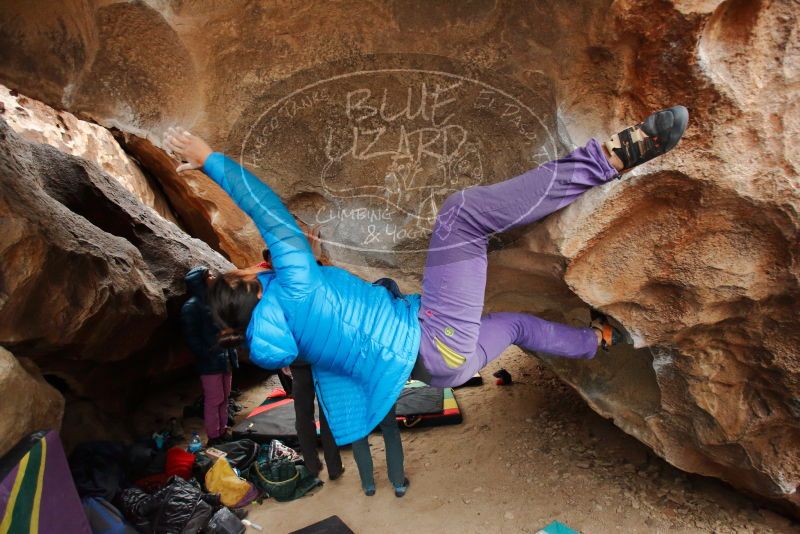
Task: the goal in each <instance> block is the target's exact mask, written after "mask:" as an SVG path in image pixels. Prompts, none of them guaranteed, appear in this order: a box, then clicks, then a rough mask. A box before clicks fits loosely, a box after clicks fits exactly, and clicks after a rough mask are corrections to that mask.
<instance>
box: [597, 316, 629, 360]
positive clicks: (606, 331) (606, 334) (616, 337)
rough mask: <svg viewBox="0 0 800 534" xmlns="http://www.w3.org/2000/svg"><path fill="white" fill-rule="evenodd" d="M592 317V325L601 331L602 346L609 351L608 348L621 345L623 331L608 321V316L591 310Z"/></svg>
mask: <svg viewBox="0 0 800 534" xmlns="http://www.w3.org/2000/svg"><path fill="white" fill-rule="evenodd" d="M590 315H591V318H592V322H591V327H592V328H593V329H594V330H597V331H598V332H600V348H601V349H603V350H604V351H606V352H608V349H609V348H611V347H613V346H614V345H619V344H620V343H622V342H623V340H624V336H623V335H622V332H620V331H619V330H617V329H616V328H614V326H612V325H611V323H610V322H609V321H608V316H606V315H605V314H604V313H600V312H599V311H597V310H590Z"/></svg>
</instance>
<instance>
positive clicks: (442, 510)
mask: <svg viewBox="0 0 800 534" xmlns="http://www.w3.org/2000/svg"><path fill="white" fill-rule="evenodd" d="M501 366H502V367H505V368H506V369H508V370H509V371H510V372H511V374H512V375H513V377H514V379H515V381H516V382H515V384H514V385H512V386H508V387H499V386H496V385H495V384H494V379H493V378H492V376H491V373H492V372H494V371H495V370H497V369H499V368H500V367H501ZM483 376H484V385H483V386H479V387H474V388H462V389H458V390H456V398H457V399H458V402H459V404H460V406H461V409H462V411H463V413H464V422H463V423H462V424H461V425H454V426H446V427H438V428H431V429H418V430H408V431H404V433H403V438H404V439H403V444H404V447H405V453H406V455H405V457H406V473H407V476H408V477H409V478H410V480H411V487H410V489H409V491H408V494H407V495H406V496H405V497H404V498H402V499H398V498H396V497H395V496H394V493H393V491H392V488H391V485H390V484H389V481H388V480H387V478H386V474H385V473H386V463H385V459H384V457H383V451H384V449H383V442H382V440H381V438H380V436H379V435H374V436H372V438H371V440H370V441H371V443H372V445H373V459H374V462H375V478H376V482H377V487H378V491H377V494H376V495H375V496H374V497H367V496H365V495H364V494H363V493H362V491H361V488H360V484H359V480H358V473H357V469H356V466H355V463H354V462H353V458H352V454H351V453H350V450H349V448H347V449H344V450H343V451H342V456H343V461H344V464H345V469H346V471H345V473H344V475H343V476H342V478H340V479H339V480H336V481H328V480H327V475H326V474H325V473H323V474H322V475H321V478H322V479H323V480H324V481H325V485H324V486H323V487H322V488H320V489H318V490H316V491H314V492H313V493H312V494H310V495H308V496H306V497H304V498H302V499H299V500H297V501H293V502H290V503H278V502H275V501H272V500H266V501H264V502H263V503H262V504H260V505H251V506H250V519H251V520H252V521H254V522H256V523H258V524H260V525H262V526H264V527H265V532H269V533H286V532H290V531H292V530H295V529H298V528H301V527H303V526H306V525H309V524H311V523H314V522H316V521H319V520H322V519H324V518H326V517H328V516H330V515H334V514H335V515H338V516H339V517H341V518H342V519H343V520H344V521H345V523H347V524H348V525H349V526H350V528H351V529H352V530H353V531H355V532H356V533H358V534H364V533H383V532H386V533H389V532H391V533H414V534H421V533H428V532H442V533H444V532H447V533H450V532H452V533H458V534H468V533H481V534H485V533H495V532H496V533H534V532H536V531H537V530H538V529H539V528H541V527H543V526H545V525H546V524H548V523H549V522H551V521H553V520H559V521H561V522H563V523H566V524H567V525H569V526H570V527H572V528H573V529H575V530H577V531H580V532H582V533H583V534H595V533H597V534H602V533H616V532H624V533H670V534H678V533H687V534H688V533H704V534H705V533H712V532H713V533H720V534H722V533H789V532H800V524H798V523H793V522H791V521H789V520H788V519H786V518H785V517H783V516H781V515H778V514H776V513H774V512H772V511H770V510H767V509H765V508H764V507H763V504H760V503H758V502H755V501H753V500H751V499H749V498H747V497H745V496H743V495H742V494H740V493H737V492H736V491H734V490H733V489H731V488H730V487H728V486H726V485H725V484H723V483H720V482H718V481H716V480H712V479H708V478H704V477H698V476H692V475H686V474H684V473H682V472H680V471H678V470H676V469H675V468H673V467H671V466H670V465H668V464H667V463H666V462H664V461H663V460H661V459H659V458H657V457H655V456H653V455H652V454H651V453H650V452H649V451H648V449H647V448H646V447H644V446H643V445H641V444H640V443H639V442H638V441H636V440H635V439H633V438H632V437H630V436H628V435H626V434H625V433H623V432H622V431H621V430H619V429H617V428H616V427H615V426H614V425H613V424H612V423H610V422H609V421H606V420H605V419H603V418H601V417H599V416H598V415H597V414H595V413H594V412H592V411H591V410H590V409H589V408H588V407H587V406H586V405H585V404H584V403H583V401H582V400H581V399H580V397H578V395H577V394H576V393H574V392H573V391H572V390H571V389H570V388H568V387H567V386H565V385H564V384H562V383H561V382H560V381H559V380H558V379H557V378H555V377H554V376H553V375H552V374H551V373H550V372H549V371H547V370H546V369H544V368H543V367H541V366H540V365H538V364H537V363H536V360H535V359H533V358H531V357H529V356H526V355H525V354H523V353H521V352H520V351H518V350H516V349H513V350H510V351H509V352H508V353H507V354H506V355H505V356H504V357H503V358H500V359H499V360H498V361H496V362H495V364H493V365H492V366H490V367H489V368H488V369H486V370H484V371H483ZM246 382H248V380H247V379H246V378H244V377H242V378H240V379H239V383H240V385H241V386H242V387H243V388H246V391H245V393H244V394H243V395H242V397H241V398H240V402H241V403H242V404H244V405H245V411H244V413H247V411H248V410H249V409H250V408H252V407H254V406H257V405H258V404H260V402H261V400H263V397H264V395H265V393H266V391H267V390H269V389H271V387H272V385H273V384H274V383H276V381H275V378H274V377H272V378H265V377H263V376H253V377H251V379H250V380H249V382H250V383H249V384H248V383H246ZM198 391H199V387H197V385H195V384H194V382H190V383H187V385H184V387H182V388H175V389H173V390H172V393H171V397H170V399H169V400H168V401H167V400H166V399H165V400H162V401H157V399H155V398H154V399H153V400H154V401H157V402H155V403H154V404H153V406H160V408H159V414H160V417H164V416H165V415H168V414H165V412H164V411H163V407H164V405H165V404H164V403H163V402H166V403H167V404H169V405H171V406H174V407H176V408H175V410H174V411H175V412H176V413H179V410H178V408H177V406H178V404H180V406H182V405H183V404H184V403H187V402H188V401H189V400H190V398H191V397H192V396H193V395H196V394H197V393H198ZM148 411H150V410H148V409H147V408H145V409H143V413H142V414H141V415H142V419H143V420H147V419H150V418H149V417H147V412H148ZM150 413H151V414H153V413H155V409H153V411H150ZM200 423H201V422H200V421H199V420H198V419H188V420H186V421H185V422H184V426H185V428H186V430H189V431H191V430H195V429H199V428H200ZM249 532H255V531H253V530H250V531H249Z"/></svg>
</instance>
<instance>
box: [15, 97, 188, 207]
mask: <svg viewBox="0 0 800 534" xmlns="http://www.w3.org/2000/svg"><path fill="white" fill-rule="evenodd" d="M0 105H2V107H3V112H2V113H0V116H2V117H3V118H4V119H5V120H6V122H8V124H9V125H10V126H11V127H12V128H13V129H14V131H16V132H17V133H19V134H20V135H22V137H24V138H25V139H27V140H29V141H34V142H36V143H44V144H48V145H50V146H54V147H56V148H57V149H59V150H60V151H62V152H65V153H67V154H72V155H73V156H78V157H80V158H83V159H86V160H89V161H92V162H94V163H96V164H97V165H98V166H99V167H100V168H101V169H103V170H104V171H105V172H107V173H108V174H109V175H111V176H113V177H114V178H116V179H117V181H119V183H120V184H122V186H123V187H125V189H127V190H128V191H130V192H131V193H132V194H133V196H135V197H136V199H137V200H139V202H141V203H142V204H144V205H145V206H150V207H151V208H153V209H154V210H155V211H156V212H157V213H158V214H159V215H161V216H162V217H164V218H165V219H167V220H169V221H172V222H176V219H175V217H174V216H173V215H172V212H171V211H170V208H169V204H168V203H167V200H166V199H165V198H164V195H163V194H162V193H161V190H160V189H159V188H158V184H153V183H151V182H150V181H149V180H148V179H147V177H146V176H145V175H144V174H143V173H142V171H141V170H139V167H138V166H137V165H136V164H135V163H134V162H133V161H131V160H130V158H129V157H128V156H127V155H126V154H125V152H124V151H123V150H122V148H121V147H120V146H119V144H118V143H117V142H116V140H114V137H113V136H112V135H111V133H109V131H108V130H106V129H105V128H103V127H101V126H98V125H96V124H92V123H89V122H86V121H82V120H79V119H77V118H76V117H75V116H74V115H72V114H71V113H67V112H65V111H56V110H55V109H53V108H51V107H50V106H48V105H46V104H43V103H42V102H39V101H38V100H33V99H32V98H28V97H25V96H20V95H18V94H17V95H13V94H12V93H11V91H9V89H8V88H7V87H4V86H2V85H0Z"/></svg>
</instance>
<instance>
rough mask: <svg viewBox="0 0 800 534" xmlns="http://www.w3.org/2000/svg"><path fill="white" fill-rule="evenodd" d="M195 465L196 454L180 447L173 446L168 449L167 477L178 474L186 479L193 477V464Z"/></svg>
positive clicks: (165, 470)
mask: <svg viewBox="0 0 800 534" xmlns="http://www.w3.org/2000/svg"><path fill="white" fill-rule="evenodd" d="M193 465H194V454H192V453H191V452H187V451H185V450H183V449H182V448H180V447H172V448H171V449H170V450H168V451H167V465H166V468H165V469H164V472H165V473H166V475H167V478H169V477H171V476H173V475H178V476H179V477H181V478H182V479H184V480H189V479H190V478H192V466H193Z"/></svg>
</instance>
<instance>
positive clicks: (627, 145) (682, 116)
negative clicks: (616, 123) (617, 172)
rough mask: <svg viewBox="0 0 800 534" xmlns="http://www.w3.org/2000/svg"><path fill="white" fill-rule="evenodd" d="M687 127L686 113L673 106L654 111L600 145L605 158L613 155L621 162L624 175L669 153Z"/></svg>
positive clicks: (684, 110) (687, 116)
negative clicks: (603, 148)
mask: <svg viewBox="0 0 800 534" xmlns="http://www.w3.org/2000/svg"><path fill="white" fill-rule="evenodd" d="M688 123H689V111H688V110H687V109H686V108H685V107H683V106H674V107H671V108H667V109H663V110H661V111H656V112H655V113H653V114H652V115H650V116H649V117H647V118H646V119H645V120H644V121H643V122H640V123H639V124H637V125H636V126H631V127H630V128H625V129H624V130H622V131H621V132H619V133H617V134H614V135H613V136H611V139H609V140H608V141H606V142H605V143H604V144H605V147H606V150H608V153H609V154H616V155H617V157H618V158H619V159H620V160H622V164H623V166H624V168H623V170H622V172H625V171H627V170H630V169H632V168H633V167H636V166H637V165H641V164H642V163H644V162H646V161H650V160H651V159H653V158H655V157H657V156H660V155H662V154H664V153H666V152H667V151H669V150H672V148H673V147H674V146H675V145H677V144H678V141H679V140H680V138H681V136H682V135H683V132H684V131H686V125H687V124H688Z"/></svg>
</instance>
